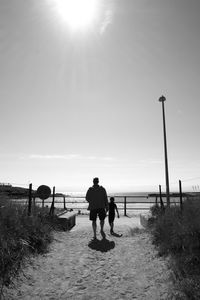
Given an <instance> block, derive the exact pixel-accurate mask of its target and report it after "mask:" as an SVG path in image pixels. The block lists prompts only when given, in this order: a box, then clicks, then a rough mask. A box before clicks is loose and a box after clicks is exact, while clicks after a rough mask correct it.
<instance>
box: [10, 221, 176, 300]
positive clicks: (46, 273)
mask: <svg viewBox="0 0 200 300" xmlns="http://www.w3.org/2000/svg"><path fill="white" fill-rule="evenodd" d="M76 222H77V225H76V226H75V227H74V228H73V229H72V230H71V231H69V232H56V233H55V234H54V241H53V243H52V244H51V245H50V249H49V252H48V253H47V254H45V255H39V256H37V257H33V258H32V263H31V264H28V265H27V266H26V267H25V268H24V272H23V273H24V274H21V275H20V276H19V279H18V280H17V281H16V288H13V289H9V290H8V291H7V294H6V298H5V299H9V300H11V299H18V300H19V299H25V300H29V299H42V300H45V299H51V300H53V299H70V300H73V299H74V300H76V299H77V300H78V299H82V300H89V299H97V300H100V299H102V300H105V299H109V300H110V299H116V300H118V299H148V300H150V299H152V300H156V299H158V300H161V299H176V298H174V297H173V296H172V293H171V292H172V290H173V283H172V274H171V272H170V270H169V269H168V267H167V261H166V260H165V259H164V258H161V257H159V256H158V253H157V251H156V249H155V247H154V246H153V245H152V243H151V240H150V236H149V235H148V233H146V232H145V231H144V230H142V229H141V230H139V231H138V232H134V230H133V228H135V227H140V228H141V226H140V221H139V218H137V217H135V218H127V217H121V218H120V219H116V221H115V232H116V233H117V234H123V235H122V237H118V236H112V235H110V234H109V226H108V220H107V219H106V225H105V233H106V239H105V240H102V238H101V235H100V233H99V224H98V235H97V238H98V240H97V241H91V238H92V236H93V234H92V228H91V223H90V221H89V220H88V217H87V216H78V217H77V218H76Z"/></svg>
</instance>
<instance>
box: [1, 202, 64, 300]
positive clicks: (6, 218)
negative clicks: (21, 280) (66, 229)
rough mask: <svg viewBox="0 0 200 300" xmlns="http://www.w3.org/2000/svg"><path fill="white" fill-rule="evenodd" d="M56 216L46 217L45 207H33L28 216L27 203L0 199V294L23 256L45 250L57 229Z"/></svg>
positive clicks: (18, 268) (22, 260) (10, 281)
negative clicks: (32, 211) (31, 212)
mask: <svg viewBox="0 0 200 300" xmlns="http://www.w3.org/2000/svg"><path fill="white" fill-rule="evenodd" d="M57 219H58V218H57V216H53V217H51V216H49V211H48V209H47V208H46V209H42V208H39V207H35V209H34V213H33V214H32V215H31V216H28V215H27V206H26V205H19V204H13V203H12V201H10V200H9V198H6V197H3V198H0V270H1V272H0V291H1V293H0V297H1V295H2V293H3V288H4V287H5V286H9V285H10V284H11V283H12V280H13V278H14V277H15V276H16V275H17V273H18V272H19V270H20V269H21V266H22V264H23V262H24V260H25V258H28V257H30V254H38V253H45V252H46V251H47V249H48V245H49V243H50V242H51V241H52V239H53V235H52V232H53V230H58V229H60V228H59V224H58V220H57Z"/></svg>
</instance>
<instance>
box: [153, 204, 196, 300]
mask: <svg viewBox="0 0 200 300" xmlns="http://www.w3.org/2000/svg"><path fill="white" fill-rule="evenodd" d="M199 200H200V199H198V200H197V199H195V200H193V199H192V198H191V199H188V200H187V201H185V202H184V205H183V211H182V212H181V210H180V208H179V207H178V206H176V207H171V208H166V209H165V212H163V211H162V210H160V209H158V208H155V207H154V208H153V209H152V215H153V216H152V218H150V219H149V226H150V230H151V233H152V236H153V242H154V244H156V245H157V246H158V249H159V253H160V255H168V254H169V255H170V256H171V263H172V268H173V271H174V274H175V276H176V278H177V282H178V285H179V288H180V289H181V291H183V292H184V294H185V295H186V297H187V298H188V299H200V284H199V282H200V201H199Z"/></svg>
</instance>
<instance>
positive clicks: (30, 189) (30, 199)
mask: <svg viewBox="0 0 200 300" xmlns="http://www.w3.org/2000/svg"><path fill="white" fill-rule="evenodd" d="M31 202H32V183H30V184H29V192H28V216H30V215H31Z"/></svg>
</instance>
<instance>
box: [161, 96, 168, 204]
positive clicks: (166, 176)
mask: <svg viewBox="0 0 200 300" xmlns="http://www.w3.org/2000/svg"><path fill="white" fill-rule="evenodd" d="M159 101H160V102H162V115H163V135H164V152H165V180H166V198H167V206H168V207H169V206H170V191H169V171H168V158H167V135H166V125H165V106H164V102H165V101H166V98H165V97H164V96H162V97H160V98H159Z"/></svg>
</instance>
